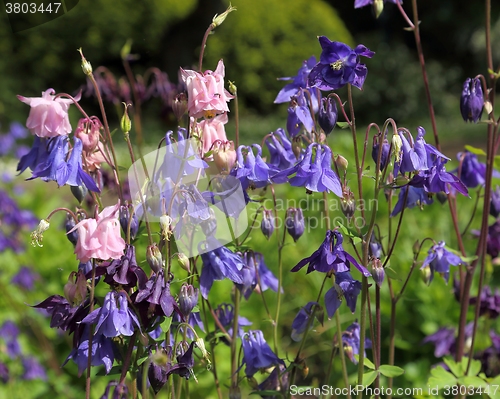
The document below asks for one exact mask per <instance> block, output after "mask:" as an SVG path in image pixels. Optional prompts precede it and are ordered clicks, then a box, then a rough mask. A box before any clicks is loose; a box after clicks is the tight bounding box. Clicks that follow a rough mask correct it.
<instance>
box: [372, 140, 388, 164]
mask: <svg viewBox="0 0 500 399" xmlns="http://www.w3.org/2000/svg"><path fill="white" fill-rule="evenodd" d="M379 140H380V138H379V136H378V135H375V136H373V147H372V159H373V162H375V164H377V162H378V157H379V154H380V144H379ZM390 148H391V145H390V144H389V141H388V140H387V134H385V135H384V140H383V142H382V155H381V159H380V170H381V171H382V170H384V169H385V167H386V166H387V163H388V161H389V156H390V154H389V149H390Z"/></svg>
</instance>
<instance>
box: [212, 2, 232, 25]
mask: <svg viewBox="0 0 500 399" xmlns="http://www.w3.org/2000/svg"><path fill="white" fill-rule="evenodd" d="M233 11H236V7H233V6H232V5H231V3H229V7H228V8H227V9H226V11H224V12H223V13H222V14H221V15H217V14H215V16H214V17H213V19H212V25H213V27H214V28H217V27H218V26H219V25H221V24H222V23H223V22H224V20H225V19H226V17H227V16H228V15H229V13H230V12H233Z"/></svg>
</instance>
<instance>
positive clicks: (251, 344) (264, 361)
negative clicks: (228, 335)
mask: <svg viewBox="0 0 500 399" xmlns="http://www.w3.org/2000/svg"><path fill="white" fill-rule="evenodd" d="M241 343H242V346H243V364H245V365H246V367H245V374H246V376H247V377H248V378H251V377H253V375H254V374H255V373H256V372H257V371H259V369H265V368H269V367H271V366H277V365H279V364H284V362H283V360H281V359H279V358H278V356H276V355H275V354H274V352H273V351H272V350H271V348H270V347H269V344H268V343H267V342H266V340H265V339H264V334H263V333H262V331H260V330H250V331H248V333H246V334H245V335H244V336H243V337H242V339H241Z"/></svg>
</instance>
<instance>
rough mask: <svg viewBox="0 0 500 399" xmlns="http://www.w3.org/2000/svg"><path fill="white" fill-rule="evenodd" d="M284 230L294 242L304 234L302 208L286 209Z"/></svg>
mask: <svg viewBox="0 0 500 399" xmlns="http://www.w3.org/2000/svg"><path fill="white" fill-rule="evenodd" d="M285 228H286V231H287V233H288V234H290V235H291V236H292V238H293V240H294V241H295V242H297V240H298V239H299V238H300V237H301V236H302V234H304V230H305V225H304V214H303V213H302V208H288V209H287V211H286V218H285Z"/></svg>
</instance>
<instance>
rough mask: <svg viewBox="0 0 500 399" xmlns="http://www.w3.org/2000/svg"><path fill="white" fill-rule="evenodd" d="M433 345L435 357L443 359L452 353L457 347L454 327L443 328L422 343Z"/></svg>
mask: <svg viewBox="0 0 500 399" xmlns="http://www.w3.org/2000/svg"><path fill="white" fill-rule="evenodd" d="M429 342H430V343H433V344H434V346H435V348H434V356H436V357H438V358H439V357H443V356H445V355H449V354H451V353H452V348H453V347H454V346H455V329H454V328H452V327H442V328H440V329H439V330H437V331H436V332H435V333H434V334H431V335H428V336H427V337H425V338H424V340H423V341H422V343H423V344H426V343H429Z"/></svg>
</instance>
